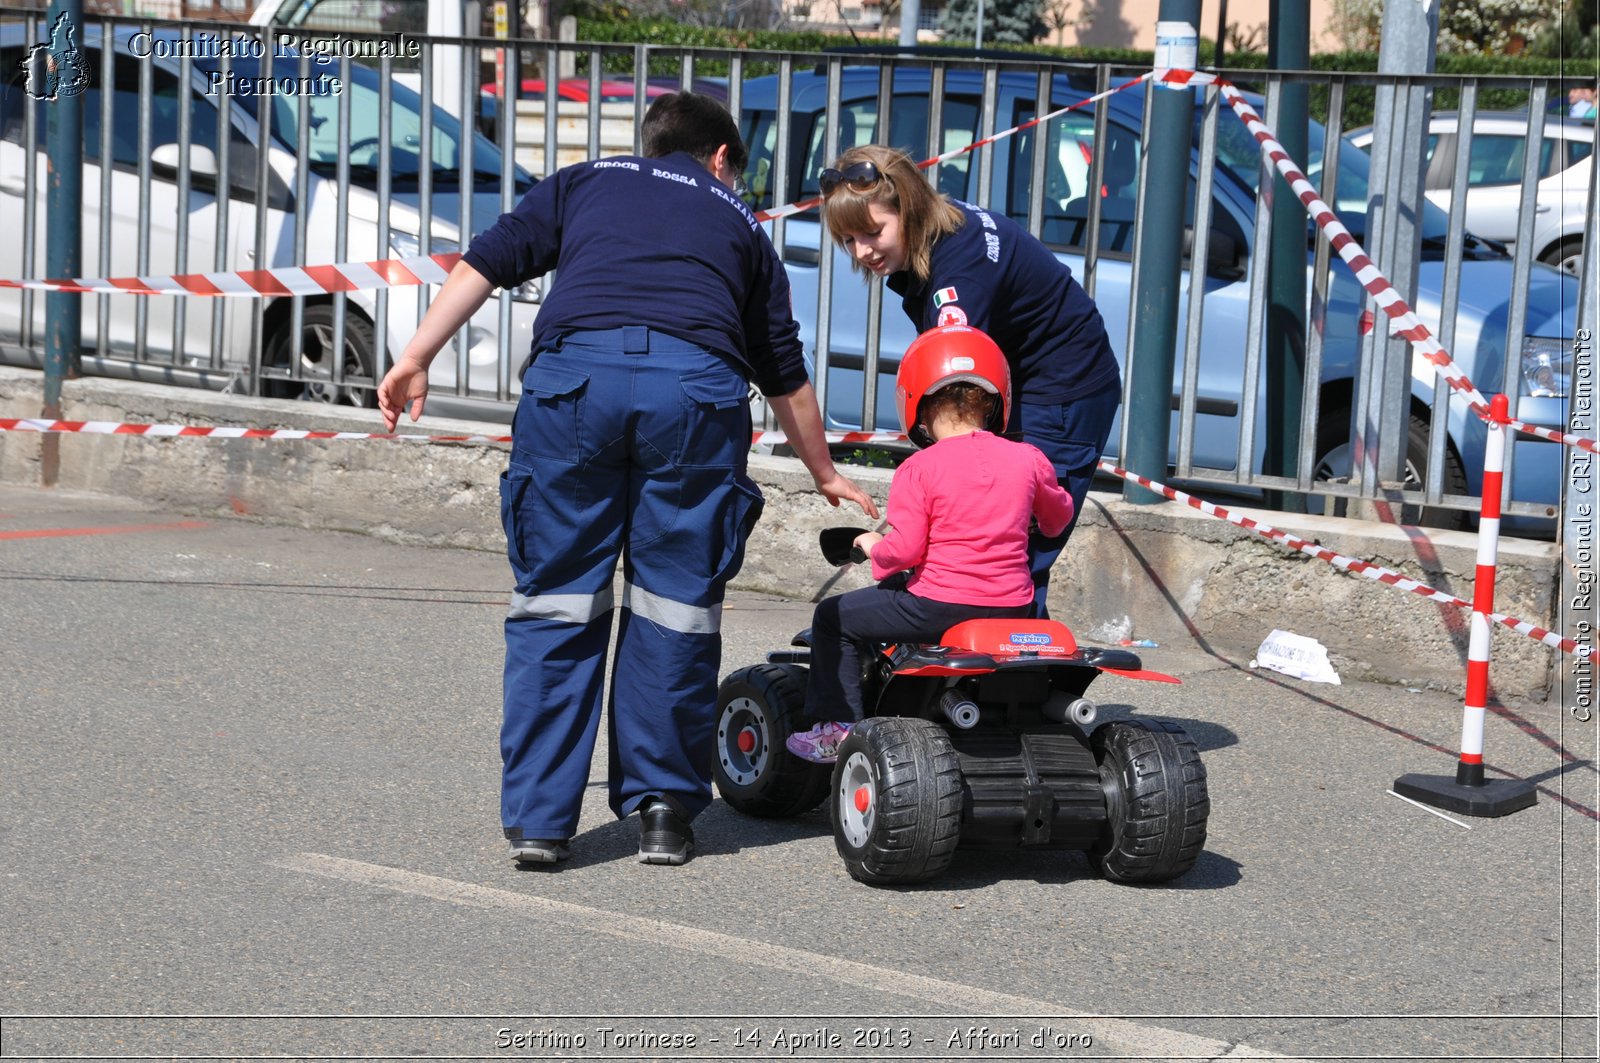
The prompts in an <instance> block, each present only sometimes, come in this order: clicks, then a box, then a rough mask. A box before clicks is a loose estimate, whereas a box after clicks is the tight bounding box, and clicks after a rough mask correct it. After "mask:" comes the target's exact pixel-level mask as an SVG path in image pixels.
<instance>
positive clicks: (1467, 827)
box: [1384, 790, 1472, 830]
mask: <svg viewBox="0 0 1600 1063" xmlns="http://www.w3.org/2000/svg"><path fill="white" fill-rule="evenodd" d="M1384 793H1386V794H1388V795H1389V796H1390V797H1398V798H1399V799H1400V800H1402V801H1404V802H1405V803H1406V804H1408V805H1416V806H1417V807H1418V808H1420V809H1422V811H1424V812H1432V813H1433V814H1434V815H1436V816H1438V817H1439V818H1440V819H1443V820H1448V821H1449V822H1451V823H1454V824H1455V825H1456V826H1458V827H1460V828H1461V829H1462V830H1471V829H1472V827H1471V826H1470V825H1468V824H1466V823H1463V822H1461V821H1460V820H1459V819H1456V818H1455V817H1454V816H1447V815H1445V814H1444V813H1443V812H1440V811H1439V810H1438V809H1437V808H1430V807H1428V806H1427V805H1425V804H1423V803H1422V802H1421V801H1413V800H1412V799H1411V798H1409V797H1407V796H1406V795H1405V794H1397V793H1395V792H1394V791H1393V790H1385V791H1384Z"/></svg>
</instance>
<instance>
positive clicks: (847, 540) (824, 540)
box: [817, 528, 867, 565]
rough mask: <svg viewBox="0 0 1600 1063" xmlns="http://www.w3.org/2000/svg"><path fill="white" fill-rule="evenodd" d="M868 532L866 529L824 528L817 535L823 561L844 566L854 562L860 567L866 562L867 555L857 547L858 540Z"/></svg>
mask: <svg viewBox="0 0 1600 1063" xmlns="http://www.w3.org/2000/svg"><path fill="white" fill-rule="evenodd" d="M866 531H867V529H866V528H823V529H822V531H821V533H819V534H818V535H817V545H818V546H820V547H822V557H823V560H825V561H827V562H828V564H830V565H844V564H848V563H850V562H852V561H853V562H855V563H856V564H858V565H859V564H860V563H861V562H863V561H865V560H866V559H867V553H866V551H865V550H862V549H860V548H859V547H857V546H856V539H857V537H859V536H861V535H863V534H865V533H866Z"/></svg>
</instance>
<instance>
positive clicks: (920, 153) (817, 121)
mask: <svg viewBox="0 0 1600 1063" xmlns="http://www.w3.org/2000/svg"><path fill="white" fill-rule="evenodd" d="M839 114H840V117H839V143H840V145H841V148H844V147H852V146H854V145H857V144H871V143H875V142H877V143H881V141H879V139H878V100H877V97H876V96H873V97H870V98H868V99H865V100H857V101H854V102H852V103H849V104H846V105H844V106H843V107H841V108H840V112H839ZM792 122H793V125H792V126H791V130H790V138H791V140H790V142H791V144H794V145H796V146H799V147H802V148H803V154H802V153H799V152H797V153H794V154H791V156H790V159H791V162H790V166H791V173H790V176H789V187H788V188H787V189H777V188H773V187H771V184H772V167H773V161H774V158H775V156H776V152H777V145H778V123H777V116H776V114H775V113H774V112H772V111H765V110H751V111H746V112H745V113H744V120H743V123H742V128H741V132H742V134H743V136H744V142H745V145H746V147H747V148H748V149H749V152H750V159H749V162H748V163H746V166H745V181H746V182H747V183H748V184H749V185H750V191H751V196H752V203H751V206H753V207H754V208H755V209H757V210H762V209H766V208H769V207H773V206H778V205H780V204H783V203H788V202H794V201H796V200H800V199H808V198H811V197H813V196H816V195H817V194H818V193H819V191H820V188H819V186H818V184H817V175H818V174H820V173H821V172H822V169H823V167H825V166H827V165H828V163H830V162H832V161H833V160H832V159H831V158H824V157H823V144H822V140H823V136H824V134H825V132H826V130H825V128H824V127H825V125H826V114H825V113H823V112H821V111H815V112H809V113H796V114H795V115H794V118H793V119H792ZM939 126H940V131H939V141H938V143H939V153H940V154H943V153H944V152H946V151H954V150H955V149H956V148H961V147H966V146H967V145H968V144H971V143H972V142H973V140H974V139H975V138H976V136H977V128H978V101H977V100H976V99H975V98H973V97H970V96H951V97H947V98H946V99H945V101H944V107H943V109H942V110H941V114H940V121H939ZM887 140H888V143H890V144H892V145H893V146H895V147H897V148H903V149H905V150H906V151H907V152H908V153H909V154H910V155H911V157H912V158H914V159H916V160H917V161H919V162H920V161H922V160H923V159H924V158H926V157H927V152H928V98H927V95H926V94H921V95H916V94H910V93H897V94H896V95H895V96H894V98H893V101H892V102H891V104H890V107H889V135H888V138H887ZM971 164H972V157H971V156H970V155H961V156H957V157H956V158H954V159H951V160H949V161H947V162H944V163H941V164H940V165H939V172H938V175H937V178H936V184H937V187H938V189H939V191H941V192H946V193H949V194H950V195H955V196H964V195H966V192H967V173H968V170H969V168H970V167H971Z"/></svg>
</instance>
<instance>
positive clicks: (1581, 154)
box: [1350, 111, 1594, 275]
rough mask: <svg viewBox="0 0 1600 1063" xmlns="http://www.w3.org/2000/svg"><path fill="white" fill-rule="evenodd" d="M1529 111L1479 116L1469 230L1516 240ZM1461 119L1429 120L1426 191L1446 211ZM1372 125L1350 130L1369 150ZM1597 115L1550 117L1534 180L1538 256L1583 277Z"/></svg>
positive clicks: (1442, 115) (1449, 114) (1471, 160)
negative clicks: (1589, 117) (1586, 215)
mask: <svg viewBox="0 0 1600 1063" xmlns="http://www.w3.org/2000/svg"><path fill="white" fill-rule="evenodd" d="M1529 117H1530V116H1529V115H1528V113H1527V112H1526V111H1522V112H1508V111H1480V112H1478V114H1477V115H1476V117H1474V119H1473V122H1472V145H1471V147H1470V148H1469V154H1468V156H1467V208H1466V225H1467V229H1468V230H1469V231H1470V232H1472V233H1473V234H1474V235H1476V236H1481V237H1484V238H1485V239H1489V240H1498V241H1500V242H1501V243H1504V244H1507V245H1511V244H1513V243H1515V240H1516V235H1517V214H1518V212H1519V211H1520V210H1521V209H1522V168H1523V164H1524V161H1525V160H1526V158H1527V147H1528V122H1529ZM1460 131H1461V118H1460V115H1458V114H1457V113H1456V112H1455V111H1440V112H1438V113H1437V114H1435V115H1433V117H1432V118H1431V119H1430V120H1429V122H1428V146H1427V158H1428V173H1427V177H1426V179H1425V183H1424V186H1423V187H1424V193H1425V194H1426V195H1427V197H1428V199H1430V200H1432V201H1433V202H1434V203H1436V204H1438V205H1439V207H1440V208H1442V209H1444V210H1449V209H1450V190H1451V186H1452V185H1453V184H1454V183H1455V178H1456V150H1457V140H1458V138H1459V136H1460ZM1372 133H1373V130H1372V127H1371V126H1364V127H1362V128H1361V129H1357V130H1355V131H1354V132H1352V133H1351V134H1350V140H1351V142H1352V143H1354V144H1355V145H1356V146H1357V147H1359V148H1363V149H1370V148H1371V145H1372ZM1593 152H1594V120H1593V119H1578V118H1567V117H1564V116H1561V115H1553V114H1552V115H1546V116H1545V120H1544V136H1543V138H1542V139H1541V140H1540V142H1539V171H1538V175H1539V176H1538V184H1536V185H1535V186H1534V208H1533V211H1534V218H1533V257H1534V258H1535V259H1537V260H1538V261H1540V262H1544V263H1548V264H1549V265H1552V266H1557V267H1559V268H1561V269H1564V270H1566V271H1567V272H1568V273H1571V274H1574V275H1576V274H1577V272H1578V264H1579V262H1580V261H1581V260H1582V257H1583V223H1584V210H1585V208H1586V206H1587V204H1588V201H1589V175H1590V174H1592V173H1593V172H1594V164H1593V163H1592V162H1591V161H1590V159H1589V156H1590V155H1591V154H1593Z"/></svg>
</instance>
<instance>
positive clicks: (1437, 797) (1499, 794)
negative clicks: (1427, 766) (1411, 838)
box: [1394, 774, 1538, 819]
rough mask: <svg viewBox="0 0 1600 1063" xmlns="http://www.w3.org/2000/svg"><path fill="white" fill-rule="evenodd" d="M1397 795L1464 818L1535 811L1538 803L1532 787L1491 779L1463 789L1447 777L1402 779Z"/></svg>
mask: <svg viewBox="0 0 1600 1063" xmlns="http://www.w3.org/2000/svg"><path fill="white" fill-rule="evenodd" d="M1394 792H1395V793H1397V794H1399V795H1400V796H1401V797H1409V798H1411V800H1413V801H1421V802H1422V803H1423V804H1425V805H1432V806H1433V807H1434V808H1443V809H1445V810H1447V811H1450V812H1459V813H1461V814H1462V815H1464V816H1477V817H1479V818H1480V819H1491V818H1493V817H1495V816H1509V815H1511V813H1513V812H1521V811H1522V810H1523V809H1525V808H1532V807H1533V806H1534V805H1535V804H1536V803H1537V801H1538V797H1537V794H1536V792H1535V791H1534V788H1533V784H1532V783H1528V782H1521V781H1519V780H1517V779H1489V780H1487V781H1485V782H1484V784H1483V785H1482V786H1463V785H1462V784H1461V783H1458V782H1456V780H1455V779H1454V778H1453V777H1451V776H1448V775H1415V774H1412V775H1402V776H1400V778H1398V779H1396V780H1395V781H1394Z"/></svg>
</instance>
